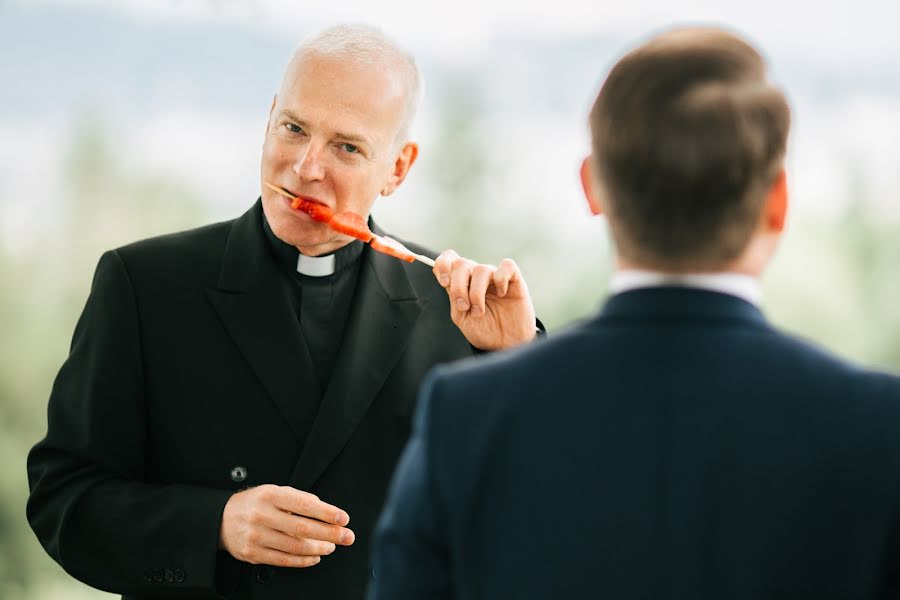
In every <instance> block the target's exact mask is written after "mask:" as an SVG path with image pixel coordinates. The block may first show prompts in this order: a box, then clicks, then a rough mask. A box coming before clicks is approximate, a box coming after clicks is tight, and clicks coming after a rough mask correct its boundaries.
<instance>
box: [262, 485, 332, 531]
mask: <svg viewBox="0 0 900 600" xmlns="http://www.w3.org/2000/svg"><path fill="white" fill-rule="evenodd" d="M272 504H274V505H275V507H276V508H280V509H281V510H284V511H287V512H290V513H294V514H295V515H302V516H304V517H310V518H312V519H317V520H319V521H323V522H325V523H333V524H334V525H347V524H348V523H350V515H348V514H347V513H346V512H345V511H343V510H341V509H340V508H338V507H337V506H332V505H331V504H328V503H327V502H323V501H321V500H319V498H318V496H315V495H314V494H310V493H309V492H304V491H302V490H298V489H295V488H292V487H288V486H283V487H281V488H278V492H277V493H275V494H273V497H272Z"/></svg>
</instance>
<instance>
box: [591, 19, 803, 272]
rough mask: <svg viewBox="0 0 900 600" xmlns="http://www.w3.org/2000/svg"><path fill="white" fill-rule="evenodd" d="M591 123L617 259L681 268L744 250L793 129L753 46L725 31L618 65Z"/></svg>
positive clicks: (679, 39)
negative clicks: (618, 255) (617, 252)
mask: <svg viewBox="0 0 900 600" xmlns="http://www.w3.org/2000/svg"><path fill="white" fill-rule="evenodd" d="M590 122H591V137H592V146H593V166H594V170H595V173H596V178H597V179H598V183H600V184H601V190H602V194H603V195H602V197H603V199H604V200H605V204H604V209H605V211H606V213H607V216H608V218H609V221H610V226H611V229H612V233H613V237H614V239H615V241H616V246H617V248H618V251H619V253H620V255H622V256H623V257H626V258H628V259H630V260H632V261H634V262H637V263H638V264H640V265H642V266H646V267H650V268H661V269H677V270H685V269H698V270H706V269H714V268H717V267H721V266H723V265H724V264H726V263H727V262H729V261H731V260H733V259H735V258H737V257H738V256H739V255H740V253H741V252H742V251H743V250H744V248H745V247H746V246H747V243H748V242H749V240H750V237H751V235H752V234H753V231H754V229H755V227H756V225H757V223H758V221H759V218H760V216H761V210H762V208H763V204H764V200H765V197H766V192H767V191H768V189H769V187H770V186H771V185H772V183H773V182H774V179H775V177H776V176H777V175H778V173H779V171H780V170H781V168H782V162H783V159H784V153H785V147H786V144H787V136H788V130H789V128H790V109H789V107H788V104H787V101H786V100H785V98H784V95H783V94H782V93H781V91H780V90H779V89H778V88H776V87H775V86H773V85H772V84H771V83H770V82H769V81H768V80H767V79H766V65H765V62H764V61H763V58H762V57H761V56H760V54H759V53H758V52H757V51H756V50H755V49H754V48H753V47H752V46H750V45H749V44H748V43H747V42H745V41H744V40H742V39H740V38H739V37H737V36H735V35H733V34H731V33H728V32H726V31H722V30H719V29H709V28H694V29H680V30H674V31H669V32H666V33H663V34H661V35H658V36H656V37H654V38H653V39H651V40H650V41H649V42H647V43H645V44H644V45H642V46H640V47H638V48H637V49H635V50H633V51H631V52H629V53H628V54H627V55H625V56H624V57H623V58H622V59H621V60H620V61H619V62H618V63H617V64H616V65H615V67H613V69H612V71H611V72H610V74H609V76H608V77H607V79H606V82H605V83H604V84H603V87H602V89H601V90H600V94H599V95H598V96H597V100H596V102H595V103H594V107H593V109H592V110H591V117H590Z"/></svg>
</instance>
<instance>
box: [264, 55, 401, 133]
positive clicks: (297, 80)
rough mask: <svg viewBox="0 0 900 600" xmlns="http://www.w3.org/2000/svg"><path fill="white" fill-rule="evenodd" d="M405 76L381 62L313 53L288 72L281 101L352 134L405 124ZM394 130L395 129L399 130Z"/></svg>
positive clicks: (301, 115)
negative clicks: (402, 119)
mask: <svg viewBox="0 0 900 600" xmlns="http://www.w3.org/2000/svg"><path fill="white" fill-rule="evenodd" d="M404 92H405V90H404V87H403V82H402V79H401V77H400V76H399V74H398V73H396V72H395V71H392V70H391V69H386V68H383V67H380V66H377V65H366V64H361V63H358V62H355V61H353V60H342V59H339V58H333V57H318V56H307V57H303V58H300V59H298V60H296V61H295V62H294V63H293V64H292V66H291V68H290V69H288V71H287V72H286V73H285V80H284V82H283V84H282V87H281V91H280V93H279V98H278V102H277V104H278V107H279V109H280V110H281V111H284V112H285V114H286V116H287V113H290V116H293V117H295V118H297V119H300V120H306V121H308V122H309V123H314V122H321V123H326V122H328V123H329V124H330V126H332V127H334V128H335V129H338V130H341V133H345V134H347V135H351V136H365V135H367V132H371V131H372V130H374V129H382V128H388V129H391V130H393V129H394V128H395V126H399V122H400V120H401V118H402V116H403V110H404V108H405V103H406V98H405V95H404ZM393 133H394V132H393V131H391V133H390V134H389V135H393Z"/></svg>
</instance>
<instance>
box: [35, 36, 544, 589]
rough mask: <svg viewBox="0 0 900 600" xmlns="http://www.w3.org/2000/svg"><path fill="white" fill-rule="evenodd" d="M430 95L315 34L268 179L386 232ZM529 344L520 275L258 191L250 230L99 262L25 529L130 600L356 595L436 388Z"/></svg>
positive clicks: (131, 250) (90, 579) (286, 105)
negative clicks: (351, 233) (397, 251)
mask: <svg viewBox="0 0 900 600" xmlns="http://www.w3.org/2000/svg"><path fill="white" fill-rule="evenodd" d="M419 88H420V83H419V73H418V69H417V68H416V65H415V63H414V61H413V60H412V58H411V57H410V56H409V55H407V54H406V53H405V52H404V51H402V50H401V49H399V48H398V47H397V46H396V45H394V43H393V42H391V41H390V40H389V39H387V38H385V37H384V36H383V35H382V34H381V33H379V32H377V31H374V30H371V29H368V28H365V27H336V28H332V29H328V30H326V31H324V32H322V33H320V34H318V35H316V36H314V37H312V38H310V39H309V40H307V41H306V42H305V43H303V44H302V45H301V46H300V47H299V48H298V50H297V52H296V53H295V55H294V56H293V58H292V59H291V61H290V63H289V65H288V67H287V69H286V71H285V75H284V79H283V81H282V84H281V89H280V91H279V92H278V94H277V96H276V98H275V100H274V101H273V104H272V106H271V109H270V114H269V119H268V124H267V126H266V133H265V142H264V145H263V156H262V180H263V182H264V183H271V184H274V185H276V186H280V187H282V188H284V189H286V190H288V191H289V192H291V193H292V194H293V195H295V196H298V197H301V198H303V199H304V201H305V202H309V203H314V204H315V205H316V206H320V207H325V208H323V209H322V210H325V209H328V210H330V211H332V212H335V213H338V212H347V211H349V212H354V213H357V214H359V215H361V216H362V217H363V219H366V218H368V215H369V211H370V209H371V207H372V204H373V202H374V201H375V199H376V198H377V197H378V196H379V195H383V196H387V195H390V194H391V193H393V192H394V190H396V189H397V187H398V186H399V185H401V184H402V183H403V181H404V179H405V177H406V175H407V173H408V172H409V169H410V168H411V167H412V165H413V163H414V162H415V160H416V156H417V153H418V147H417V145H416V144H415V143H414V142H412V141H410V139H409V137H408V135H409V125H410V123H411V121H412V118H413V115H414V114H415V109H416V104H417V102H418V96H419ZM173 201H176V200H174V199H173ZM369 225H370V226H371V227H372V229H373V230H374V231H375V233H379V234H380V233H383V232H381V231H380V229H378V228H377V227H376V226H375V225H374V224H373V223H372V222H371V221H370V222H369ZM413 249H414V250H415V251H416V252H418V253H420V254H428V253H429V252H428V251H427V250H425V249H423V248H421V247H420V246H413ZM432 256H433V254H432ZM534 335H535V319H534V310H533V308H532V304H531V300H530V296H529V294H528V290H527V288H526V286H525V281H524V279H523V278H522V275H521V273H520V272H519V269H518V268H517V267H516V265H515V263H513V262H512V261H510V260H505V261H503V262H502V263H501V264H500V266H499V267H498V268H495V267H492V266H490V265H480V264H475V263H473V262H472V261H469V260H466V259H462V258H460V257H458V256H457V255H456V254H455V253H454V252H452V251H448V252H445V253H444V254H442V255H441V256H440V257H439V258H438V260H437V263H436V265H435V267H434V270H433V272H432V270H431V269H429V268H428V267H424V266H423V265H422V264H419V263H414V264H408V263H405V262H401V261H399V260H397V259H396V258H392V257H390V256H388V255H385V254H381V253H378V252H374V251H373V250H372V249H371V248H370V247H369V246H367V245H365V244H363V243H362V242H361V241H358V240H354V239H353V238H351V237H348V236H347V235H343V234H341V233H338V232H336V231H334V230H333V229H331V228H330V227H329V226H328V225H327V224H326V223H322V222H318V221H315V220H314V219H312V218H311V215H310V214H309V213H307V212H304V211H302V210H298V209H296V208H294V207H293V206H292V203H291V201H290V200H288V199H286V198H285V197H283V196H281V195H278V194H277V193H275V192H273V191H271V190H270V189H269V188H268V187H262V196H261V200H260V201H257V202H256V203H255V204H254V206H253V207H252V208H251V209H250V210H249V211H248V212H247V213H246V214H244V215H243V216H242V217H240V218H238V219H236V220H234V221H229V222H225V223H219V224H215V225H210V226H208V227H204V228H201V229H196V230H193V231H188V232H183V233H178V234H174V235H169V236H164V237H160V238H154V239H150V240H145V241H142V242H138V243H135V244H131V245H129V246H126V247H124V248H119V249H117V250H113V251H110V252H107V253H106V254H104V255H103V257H102V258H101V259H100V263H99V265H98V267H97V272H96V275H95V277H94V283H93V287H92V289H91V295H90V298H89V299H88V302H87V305H86V307H85V309H84V313H83V314H82V317H81V319H80V321H79V323H78V326H77V327H76V330H75V335H74V339H73V342H72V349H71V354H70V356H69V358H68V360H67V361H66V362H65V364H64V365H63V367H62V369H61V370H60V373H59V376H58V377H57V379H56V383H55V385H54V387H53V393H52V396H51V398H50V406H49V426H48V432H47V436H46V438H45V439H44V440H42V441H41V442H40V443H38V444H37V445H36V446H35V447H34V449H33V450H32V452H31V454H30V455H29V458H28V475H29V481H30V484H31V496H30V498H29V502H28V518H29V521H30V523H31V525H32V527H33V528H34V530H35V532H36V534H37V536H38V538H39V539H40V540H41V542H42V543H43V545H44V547H45V548H46V549H47V551H48V553H49V554H50V555H51V556H52V557H53V558H54V559H55V560H56V561H57V562H59V563H60V565H62V566H63V568H65V569H66V571H68V572H69V573H70V574H72V575H73V576H75V577H77V578H78V579H80V580H82V581H84V582H86V583H88V584H89V585H92V586H95V587H97V588H100V589H103V590H108V591H112V592H117V593H121V594H124V595H126V596H127V597H129V598H163V597H178V598H212V597H221V596H227V597H229V598H277V599H279V600H280V599H283V598H304V599H328V600H330V599H348V600H349V599H359V598H361V597H362V596H363V594H364V589H365V586H366V583H367V581H368V579H369V577H370V574H371V569H370V568H369V565H368V561H369V546H370V534H371V530H372V528H373V526H374V522H375V519H376V517H377V515H378V513H379V511H380V508H381V506H382V503H383V500H384V495H385V491H386V488H387V484H388V480H389V478H390V474H391V473H392V472H393V468H394V466H395V463H396V460H397V457H398V456H399V454H400V452H401V450H402V448H403V445H404V443H405V442H406V439H407V436H408V434H409V429H410V415H411V413H412V410H413V405H414V402H415V398H416V392H417V390H418V388H419V384H420V383H421V380H422V378H423V376H424V374H425V373H426V371H427V370H428V369H429V368H431V367H433V366H434V365H436V364H439V363H444V362H448V361H452V360H454V359H458V358H461V357H467V356H472V355H473V353H475V352H476V351H478V350H495V349H499V348H506V347H510V346H514V345H517V344H522V343H525V342H527V341H529V340H531V339H532V338H533V337H534Z"/></svg>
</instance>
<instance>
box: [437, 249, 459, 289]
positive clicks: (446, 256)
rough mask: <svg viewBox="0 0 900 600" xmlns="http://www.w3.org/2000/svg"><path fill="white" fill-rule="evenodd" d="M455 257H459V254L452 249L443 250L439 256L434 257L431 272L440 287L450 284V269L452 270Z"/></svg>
mask: <svg viewBox="0 0 900 600" xmlns="http://www.w3.org/2000/svg"><path fill="white" fill-rule="evenodd" d="M457 258H459V254H457V253H456V252H455V251H454V250H444V251H443V252H441V255H440V256H438V257H437V258H436V259H434V268H433V269H432V272H433V273H434V276H435V278H437V280H438V283H440V284H441V287H444V288H447V287H449V286H450V271H452V270H453V261H455V260H456V259H457Z"/></svg>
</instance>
